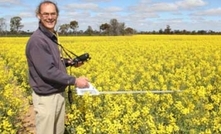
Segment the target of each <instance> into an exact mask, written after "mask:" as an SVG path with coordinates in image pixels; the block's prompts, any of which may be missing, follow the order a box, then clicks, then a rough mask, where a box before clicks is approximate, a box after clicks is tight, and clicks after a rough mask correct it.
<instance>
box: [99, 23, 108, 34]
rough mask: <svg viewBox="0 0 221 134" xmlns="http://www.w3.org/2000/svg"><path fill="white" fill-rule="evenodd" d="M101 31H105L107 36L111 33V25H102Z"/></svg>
mask: <svg viewBox="0 0 221 134" xmlns="http://www.w3.org/2000/svg"><path fill="white" fill-rule="evenodd" d="M100 31H103V32H104V33H105V34H107V33H109V31H110V25H109V24H107V23H104V24H101V25H100Z"/></svg>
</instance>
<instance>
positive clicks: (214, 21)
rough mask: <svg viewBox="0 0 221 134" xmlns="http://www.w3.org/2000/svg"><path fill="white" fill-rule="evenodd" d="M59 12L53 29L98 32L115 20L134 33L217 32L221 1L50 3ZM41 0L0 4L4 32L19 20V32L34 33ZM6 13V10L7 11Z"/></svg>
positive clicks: (12, 0)
mask: <svg viewBox="0 0 221 134" xmlns="http://www.w3.org/2000/svg"><path fill="white" fill-rule="evenodd" d="M53 1H54V2H55V3H57V5H58V8H59V10H60V14H59V18H58V23H57V26H59V25H61V24H69V23H70V21H73V20H76V21H77V22H78V25H79V28H78V30H83V31H85V30H86V29H87V28H88V26H91V27H92V29H93V30H99V26H100V25H101V24H103V23H109V21H110V20H111V19H117V20H118V22H120V23H125V26H126V27H131V28H133V29H135V30H137V31H159V30H160V29H165V28H166V26H167V25H169V26H170V28H171V30H172V31H174V30H187V31H198V30H206V31H209V30H212V31H215V32H220V31H221V18H220V14H221V1H217V0H210V1H209V0H154V1H153V0H128V1H126V0H121V1H116V0H102V1H101V0H72V1H71V0H66V1H61V0H53ZM40 2H41V0H34V1H28V0H0V9H1V10H0V14H1V16H0V18H4V19H5V20H6V24H7V30H9V29H10V19H11V18H12V17H15V16H19V17H21V18H22V20H21V24H22V25H24V27H23V28H22V29H21V30H22V31H30V32H32V31H35V30H36V29H37V27H38V19H37V17H36V16H35V10H36V8H37V6H38V4H39V3H40ZM8 9H9V10H8Z"/></svg>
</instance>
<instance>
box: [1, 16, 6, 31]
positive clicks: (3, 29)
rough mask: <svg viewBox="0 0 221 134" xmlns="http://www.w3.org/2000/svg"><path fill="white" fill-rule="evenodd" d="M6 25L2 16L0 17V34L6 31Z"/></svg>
mask: <svg viewBox="0 0 221 134" xmlns="http://www.w3.org/2000/svg"><path fill="white" fill-rule="evenodd" d="M6 28H7V25H6V22H5V19H4V18H0V34H3V33H4V32H6V31H7V29H6Z"/></svg>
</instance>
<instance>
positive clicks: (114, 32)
mask: <svg viewBox="0 0 221 134" xmlns="http://www.w3.org/2000/svg"><path fill="white" fill-rule="evenodd" d="M110 26H111V27H110V33H111V35H119V33H120V32H119V29H118V27H119V23H118V21H117V19H111V20H110Z"/></svg>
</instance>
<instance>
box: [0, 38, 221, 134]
mask: <svg viewBox="0 0 221 134" xmlns="http://www.w3.org/2000/svg"><path fill="white" fill-rule="evenodd" d="M27 40H28V37H1V38H0V51H1V53H0V68H1V69H0V120H1V121H0V133H2V134H8V133H10V134H13V133H14V134H15V133H17V132H18V130H19V129H20V128H21V127H22V124H21V122H20V120H19V118H18V115H21V114H24V113H25V112H26V111H27V109H28V107H29V105H30V104H31V101H32V100H31V99H32V98H31V92H32V90H31V89H30V87H29V85H28V83H27V81H28V78H27V63H26V59H25V45H26V42H27ZM220 42H221V37H220V36H209V35H204V36H199V35H188V36H187V35H135V36H116V37H113V36H102V37H76V36H74V37H60V43H61V44H62V45H63V47H65V48H66V49H68V50H70V51H72V52H74V53H75V54H77V55H81V54H83V53H86V52H87V53H89V54H90V56H91V60H90V61H88V62H86V63H85V64H84V65H83V66H81V67H79V68H74V67H71V68H67V71H68V72H69V74H71V75H74V76H77V77H78V76H82V75H83V76H86V77H88V78H89V80H90V82H91V83H92V84H93V85H94V86H95V87H96V88H97V89H98V90H99V91H153V90H154V91H167V90H169V91H178V90H181V92H174V93H162V94H154V93H152V92H147V93H144V94H139V93H138V94H130V93H128V94H106V95H103V94H102V95H97V96H90V95H89V94H86V95H84V96H78V95H77V94H76V92H75V88H74V87H71V88H72V91H73V104H71V105H70V104H69V103H68V99H67V105H66V106H67V111H66V113H67V120H66V131H67V133H70V134H75V133H76V134H84V133H85V134H87V133H90V134H121V133H122V134H171V133H173V134H180V133H182V134H195V133H197V134H214V133H221V118H220V117H221V107H220V105H221V43H220ZM73 58H74V55H73Z"/></svg>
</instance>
